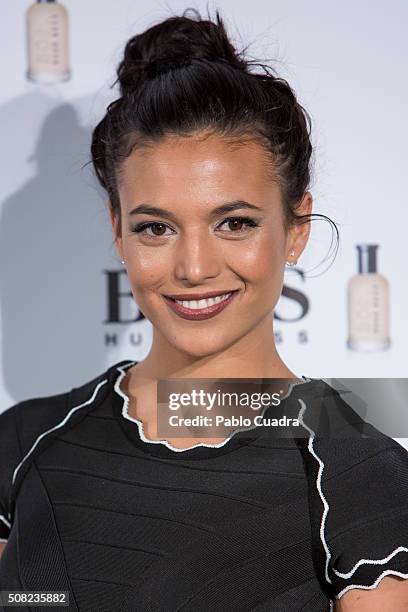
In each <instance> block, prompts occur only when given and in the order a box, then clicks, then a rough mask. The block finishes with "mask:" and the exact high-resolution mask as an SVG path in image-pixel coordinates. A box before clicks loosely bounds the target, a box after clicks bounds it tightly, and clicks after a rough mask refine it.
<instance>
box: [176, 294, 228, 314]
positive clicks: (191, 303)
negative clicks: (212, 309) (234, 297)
mask: <svg viewBox="0 0 408 612" xmlns="http://www.w3.org/2000/svg"><path fill="white" fill-rule="evenodd" d="M230 295H231V293H224V294H223V295H217V296H216V297H213V298H207V299H204V300H198V301H197V300H175V301H176V302H177V304H181V305H182V306H184V308H189V309H190V310H201V309H202V308H208V307H209V306H213V305H214V304H218V303H219V302H223V301H224V300H226V299H227V298H229V296H230Z"/></svg>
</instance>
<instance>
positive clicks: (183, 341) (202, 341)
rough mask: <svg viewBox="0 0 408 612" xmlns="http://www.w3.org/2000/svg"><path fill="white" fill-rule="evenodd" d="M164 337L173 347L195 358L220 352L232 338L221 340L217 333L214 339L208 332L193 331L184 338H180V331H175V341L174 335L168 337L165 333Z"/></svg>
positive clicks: (231, 341) (230, 342)
mask: <svg viewBox="0 0 408 612" xmlns="http://www.w3.org/2000/svg"><path fill="white" fill-rule="evenodd" d="M164 337H165V338H166V339H167V342H168V343H169V345H170V346H171V347H172V348H173V349H175V350H177V351H179V352H180V353H184V354H185V355H188V356H189V357H194V358H197V359H201V358H203V357H208V356H210V355H213V354H215V353H220V352H222V351H223V350H225V349H226V348H228V346H230V344H232V343H233V340H230V341H228V340H227V339H226V338H225V339H224V340H223V339H222V338H220V337H219V335H218V337H217V338H216V339H215V338H211V336H210V337H209V336H208V334H205V333H203V334H199V333H194V332H193V331H192V332H191V333H190V334H185V337H184V338H181V334H180V332H177V336H176V337H177V340H176V341H175V340H174V335H172V336H170V337H168V335H167V334H166V335H165V336H164Z"/></svg>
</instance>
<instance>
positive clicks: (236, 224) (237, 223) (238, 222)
mask: <svg viewBox="0 0 408 612" xmlns="http://www.w3.org/2000/svg"><path fill="white" fill-rule="evenodd" d="M228 225H229V227H230V229H232V230H241V229H242V226H243V221H242V219H230V220H229V221H228Z"/></svg>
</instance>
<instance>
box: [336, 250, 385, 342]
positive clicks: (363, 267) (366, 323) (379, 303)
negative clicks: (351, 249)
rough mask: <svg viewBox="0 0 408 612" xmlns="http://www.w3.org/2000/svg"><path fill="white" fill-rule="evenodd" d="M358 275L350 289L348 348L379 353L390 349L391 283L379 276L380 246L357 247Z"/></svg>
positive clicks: (348, 289) (349, 283)
mask: <svg viewBox="0 0 408 612" xmlns="http://www.w3.org/2000/svg"><path fill="white" fill-rule="evenodd" d="M356 247H357V252H358V274H356V275H355V276H353V277H352V278H351V279H350V280H349V282H348V286H347V302H348V304H347V306H348V339H347V347H348V348H350V349H353V350H355V351H380V350H384V349H387V348H389V346H390V345H391V341H390V337H389V292H390V291H389V283H388V281H387V279H386V278H385V277H384V276H382V275H381V274H379V273H378V272H377V248H378V244H358V245H356Z"/></svg>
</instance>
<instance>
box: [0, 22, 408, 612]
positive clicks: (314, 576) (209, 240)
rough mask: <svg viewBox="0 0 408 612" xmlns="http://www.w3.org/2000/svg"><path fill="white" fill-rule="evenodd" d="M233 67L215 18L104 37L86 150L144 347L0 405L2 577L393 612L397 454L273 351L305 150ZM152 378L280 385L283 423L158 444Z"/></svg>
mask: <svg viewBox="0 0 408 612" xmlns="http://www.w3.org/2000/svg"><path fill="white" fill-rule="evenodd" d="M250 64H251V62H248V61H246V60H245V59H244V58H243V55H242V54H238V53H237V52H236V51H235V49H234V47H233V46H232V44H231V42H230V41H229V39H228V36H227V33H226V31H225V29H224V25H223V22H222V20H221V18H220V16H219V14H218V12H217V19H216V22H215V23H213V22H211V21H210V20H208V21H207V20H201V19H200V17H199V15H198V14H197V13H196V14H195V15H194V16H193V17H189V16H188V15H187V14H186V13H184V14H183V16H181V17H172V18H169V19H166V20H165V21H163V22H162V23H159V24H158V25H155V26H154V27H151V28H149V29H148V30H147V31H145V32H143V33H142V34H139V35H137V36H135V37H133V38H132V39H131V40H129V42H128V43H127V45H126V49H125V54H124V59H123V61H122V62H121V63H120V65H119V68H118V79H119V83H120V87H121V97H120V98H119V99H118V100H116V101H115V102H113V103H112V104H111V105H110V106H109V107H108V109H107V113H106V115H105V117H104V118H103V119H102V121H101V122H100V123H99V125H98V126H97V127H96V129H95V131H94V134H93V141H92V158H93V163H94V167H95V169H96V173H97V176H98V178H99V180H100V182H101V184H102V185H103V187H104V188H105V189H106V191H107V194H108V196H109V214H110V219H111V223H112V228H113V233H114V237H115V244H116V248H117V252H118V254H119V256H120V259H121V261H122V264H123V265H125V266H126V270H127V274H128V277H129V282H130V285H131V288H132V292H133V295H134V298H135V300H136V302H137V304H138V306H139V307H140V309H141V310H142V312H143V313H144V315H145V317H146V318H147V319H149V320H150V321H151V323H152V325H153V343H152V347H151V350H150V352H149V354H148V355H147V357H146V358H145V359H144V360H143V361H140V362H135V361H132V360H129V361H122V362H119V363H117V364H115V365H113V366H111V367H110V368H108V370H107V371H106V372H103V373H102V374H100V375H98V376H97V377H95V378H94V379H93V380H91V381H89V382H87V383H85V384H81V385H80V386H78V387H75V388H74V389H72V390H71V391H69V392H65V393H61V394H59V395H55V396H48V397H45V398H33V399H30V400H26V401H23V402H20V403H19V404H16V405H15V406H13V407H11V408H9V409H8V410H6V411H5V412H4V413H2V414H1V415H0V425H1V427H0V444H1V455H0V458H1V465H2V472H1V477H0V487H1V488H0V514H1V520H0V528H1V530H2V531H0V536H1V537H2V538H3V541H4V542H6V541H7V545H6V546H5V549H4V554H3V557H2V560H1V563H0V588H1V589H3V590H6V589H7V590H17V589H25V590H51V591H66V592H68V594H69V609H72V610H78V609H79V610H86V611H88V610H98V611H99V610H109V611H110V610H135V611H136V610H137V611H140V610H149V611H151V610H163V611H169V610H172V611H173V610H174V611H175V610H183V611H187V610H191V611H193V610H194V611H196V610H223V611H225V610H242V611H246V610H257V611H258V612H260V611H266V610H268V611H270V610H273V611H275V610H276V611H279V612H281V611H286V610H304V611H306V610H308V611H316V612H317V611H323V610H330V609H331V610H336V611H337V612H338V611H342V612H344V611H346V612H349V611H355V610H359V611H361V610H368V609H370V610H371V609H376V606H377V607H378V609H379V608H380V606H381V607H382V609H386V610H393V611H395V612H397V611H399V610H401V611H402V610H406V609H407V608H408V582H407V581H405V580H404V578H407V577H408V554H407V553H408V548H407V546H408V528H407V524H408V523H407V520H406V519H407V503H406V484H407V479H408V456H407V452H406V451H405V450H404V449H403V448H402V447H401V446H400V445H398V444H397V443H396V442H395V441H394V440H392V439H390V438H388V437H386V436H384V435H382V434H381V433H380V432H378V430H375V428H374V427H372V426H370V425H367V424H364V423H363V421H362V420H361V419H360V418H359V417H358V415H357V414H356V413H355V412H354V411H353V410H352V409H351V408H350V407H349V406H348V405H347V403H346V402H345V401H344V400H343V399H342V398H341V397H340V395H339V393H337V392H335V390H334V389H332V388H331V387H330V386H329V385H328V384H327V383H325V382H324V381H322V380H313V379H310V378H307V377H305V376H301V377H297V376H296V375H295V374H294V373H293V372H292V370H291V369H290V367H289V366H288V365H286V364H285V363H284V361H283V360H282V359H281V357H280V356H279V354H278V352H277V350H276V346H275V342H274V334H273V311H274V307H275V305H276V303H277V301H278V299H279V296H280V294H281V290H282V284H283V275H284V269H285V263H287V264H288V265H293V264H295V263H296V262H297V261H298V259H299V258H300V256H301V254H302V252H303V250H304V248H305V247H306V244H307V241H308V237H309V231H310V223H309V221H310V218H311V215H312V213H311V210H312V196H311V193H310V192H309V191H308V190H307V189H308V185H309V179H310V166H309V164H310V157H311V152H312V149H311V144H310V140H309V133H308V129H307V128H308V115H307V114H306V112H305V111H304V110H303V108H302V107H301V106H300V104H299V103H298V102H297V100H296V98H295V95H294V93H293V91H292V90H291V88H290V87H289V85H288V84H287V83H286V81H284V80H282V79H279V78H276V77H275V76H273V75H272V74H271V72H270V71H268V70H267V69H266V67H263V68H264V73H260V74H259V73H255V72H251V71H250ZM215 295H216V296H220V297H219V298H218V299H217V300H215V299H214V296H215ZM211 296H212V298H213V301H209V302H208V301H203V302H200V300H206V299H207V298H209V297H211ZM223 300H225V301H223ZM166 378H181V379H183V378H185V379H201V378H210V379H214V378H215V379H217V380H218V379H226V378H238V379H243V378H247V379H254V378H255V379H282V380H286V379H289V381H288V384H287V386H286V388H285V389H284V390H283V391H284V392H283V393H282V395H281V400H282V401H281V404H280V407H281V409H282V408H284V409H285V411H287V413H291V414H292V415H295V417H297V418H298V422H299V425H300V426H299V427H297V428H296V430H294V429H292V430H290V431H291V433H292V434H293V433H294V432H295V435H289V436H288V435H286V436H285V435H284V434H282V435H278V434H276V433H275V434H274V433H272V430H273V428H272V427H268V426H266V425H259V426H256V427H252V428H246V429H245V428H244V429H238V430H237V429H235V431H230V432H229V435H227V436H226V437H225V436H224V438H222V439H221V440H220V436H214V435H213V433H214V432H213V430H211V431H212V433H211V435H207V436H206V437H205V436H197V435H196V436H184V437H180V435H178V436H171V435H169V436H167V437H165V438H164V437H163V436H159V435H158V434H157V424H158V419H157V416H158V415H157V410H156V387H157V381H158V380H159V379H166ZM328 408H330V410H328ZM274 409H275V408H274V406H269V407H268V409H267V410H266V411H265V416H266V415H269V416H271V415H275V414H277V413H276V412H273V410H274ZM275 410H276V409H275ZM322 423H324V424H325V426H327V424H329V428H330V432H331V433H332V434H333V433H334V434H336V435H331V436H330V439H329V436H328V435H321V436H317V432H318V431H319V432H322V431H323V429H320V428H321V427H322ZM363 425H366V430H365V431H367V432H368V434H369V436H370V437H365V438H363V437H362V436H361V433H362V426H363ZM340 430H341V434H340ZM189 431H190V430H189ZM296 432H300V433H296ZM325 433H327V432H325ZM28 605H29V604H24V603H22V607H21V609H28Z"/></svg>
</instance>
